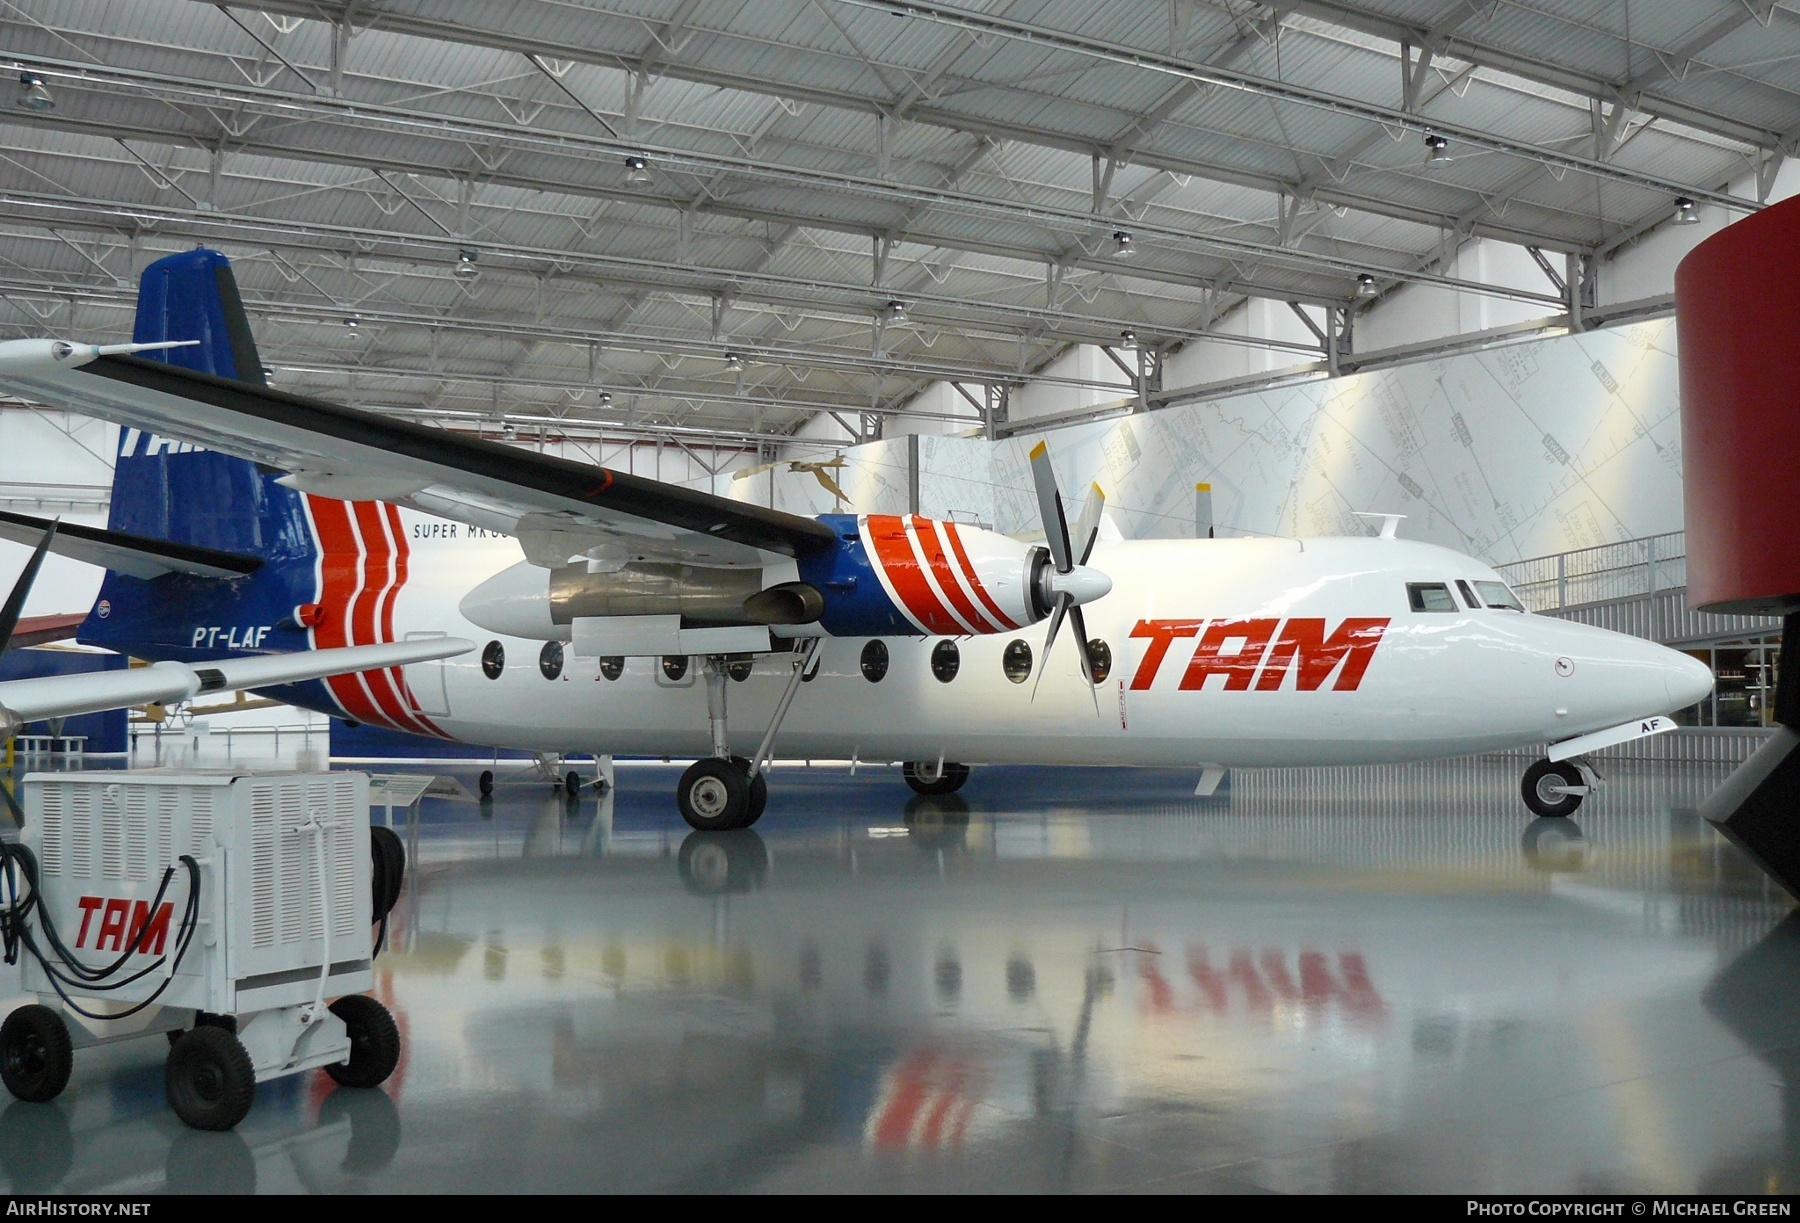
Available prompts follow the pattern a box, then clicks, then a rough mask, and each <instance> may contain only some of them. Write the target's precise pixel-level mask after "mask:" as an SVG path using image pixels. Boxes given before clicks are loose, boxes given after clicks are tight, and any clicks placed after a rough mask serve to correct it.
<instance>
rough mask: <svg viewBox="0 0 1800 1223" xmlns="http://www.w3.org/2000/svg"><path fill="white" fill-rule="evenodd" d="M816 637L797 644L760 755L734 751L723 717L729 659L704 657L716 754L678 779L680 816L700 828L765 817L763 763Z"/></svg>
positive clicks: (711, 828)
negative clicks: (791, 668) (732, 752)
mask: <svg viewBox="0 0 1800 1223" xmlns="http://www.w3.org/2000/svg"><path fill="white" fill-rule="evenodd" d="M818 647H819V640H818V638H816V637H808V638H804V639H802V640H801V641H800V642H799V643H798V644H797V645H796V647H795V649H794V655H793V663H794V670H793V673H792V674H791V675H789V676H788V682H787V687H786V688H784V689H783V690H782V693H781V700H780V701H778V702H777V703H776V705H775V716H774V717H772V718H770V719H769V728H768V730H767V731H765V732H764V733H763V737H762V742H761V743H760V744H758V745H757V748H756V755H755V757H754V758H753V759H750V760H746V759H744V757H742V756H733V755H732V754H731V745H730V736H729V734H728V728H727V723H726V717H725V691H726V688H725V680H726V665H727V660H726V659H725V658H724V657H723V656H720V655H714V656H712V657H709V658H708V659H707V660H706V717H707V722H708V724H709V725H710V726H711V728H712V755H710V756H704V757H702V758H701V759H699V760H696V761H694V763H692V764H690V765H689V766H688V767H687V769H686V771H684V772H683V773H682V774H681V780H680V781H679V782H677V783H676V784H675V801H676V803H677V804H678V805H679V806H680V807H681V818H682V819H684V820H686V821H687V822H688V823H689V824H690V825H692V826H693V827H694V828H696V829H698V830H700V831H701V832H722V831H724V830H726V829H729V828H748V827H750V825H752V824H754V823H756V821H757V820H759V819H761V818H762V813H763V808H764V807H765V806H767V805H768V801H769V784H768V781H767V780H766V778H765V777H764V775H763V769H764V768H765V767H767V765H768V763H769V754H770V751H771V749H772V748H773V747H774V745H775V732H776V731H778V730H780V729H781V723H782V721H783V720H784V719H785V718H786V717H787V712H788V709H789V708H791V707H792V705H793V703H794V694H795V693H796V692H798V691H799V689H800V677H801V676H802V675H804V674H805V672H806V667H807V665H808V664H809V663H810V662H811V661H812V656H813V651H814V650H816V649H818Z"/></svg>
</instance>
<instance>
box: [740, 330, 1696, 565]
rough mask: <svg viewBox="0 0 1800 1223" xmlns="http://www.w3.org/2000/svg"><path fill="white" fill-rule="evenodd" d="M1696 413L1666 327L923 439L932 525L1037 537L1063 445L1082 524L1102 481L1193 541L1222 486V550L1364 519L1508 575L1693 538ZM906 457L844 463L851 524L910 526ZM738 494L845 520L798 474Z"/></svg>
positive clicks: (1217, 505)
mask: <svg viewBox="0 0 1800 1223" xmlns="http://www.w3.org/2000/svg"><path fill="white" fill-rule="evenodd" d="M1678 394H1679V377H1678V370H1677V361H1676V353H1675V324H1674V320H1673V319H1669V318H1662V319H1657V320H1653V321H1650V322H1645V323H1638V324H1633V325H1631V326H1624V327H1616V328H1609V329H1605V330H1600V331H1590V332H1584V333H1581V334H1578V335H1570V336H1559V337H1554V338H1550V339H1542V340H1527V341H1520V342H1515V343H1512V344H1505V345H1495V346H1491V347H1488V348H1484V349H1481V350H1479V351H1475V352H1469V353H1463V354H1460V355H1457V356H1452V357H1447V358H1440V359H1437V360H1433V361H1430V362H1415V363H1412V364H1407V365H1398V366H1394V367H1391V368H1387V369H1381V370H1375V371H1371V372H1369V373H1366V374H1356V375H1351V376H1349V377H1344V378H1333V379H1317V380H1314V381H1310V382H1304V383H1296V384H1293V385H1290V386H1285V387H1280V388H1276V389H1271V390H1261V391H1254V392H1247V393H1243V394H1238V395H1233V396H1228V397H1220V398H1218V399H1213V400H1205V401H1200V402H1194V403H1187V404H1182V405H1179V406H1177V407H1173V408H1167V409H1163V410H1160V411H1155V412H1151V413H1148V414H1133V415H1128V416H1122V417H1116V418H1113V419H1109V420H1104V421H1100V422H1096V423H1092V424H1085V425H1074V426H1066V427H1063V428H1052V429H1049V430H1046V431H1044V432H1042V433H1039V432H1033V431H1024V432H1021V433H1019V434H1017V435H1015V436H1013V437H1011V438H1008V439H1005V440H1002V441H999V442H988V441H986V440H984V439H981V438H949V437H931V438H921V439H920V441H919V476H918V479H919V508H920V510H921V511H922V512H923V513H926V514H933V515H939V516H964V517H968V518H973V519H975V520H978V521H981V522H985V523H988V524H990V525H992V526H994V527H995V528H997V529H999V530H1001V531H1006V532H1031V531H1034V530H1036V529H1038V525H1039V524H1038V521H1037V508H1036V502H1035V499H1034V497H1033V496H1032V493H1031V475H1030V469H1029V464H1028V462H1027V458H1026V456H1027V453H1028V451H1029V450H1030V448H1031V447H1032V446H1033V445H1035V444H1036V442H1037V441H1038V440H1039V438H1045V439H1047V440H1048V441H1049V442H1050V449H1051V456H1052V459H1053V461H1054V462H1055V464H1056V470H1057V476H1058V480H1059V482H1060V483H1061V486H1062V488H1063V489H1064V490H1065V492H1066V493H1068V494H1070V495H1071V497H1072V501H1071V504H1070V505H1069V512H1070V513H1071V514H1074V513H1079V512H1080V502H1079V494H1078V490H1082V489H1085V488H1086V487H1088V484H1089V482H1090V481H1096V482H1098V483H1099V484H1100V486H1101V487H1102V488H1103V489H1104V490H1105V491H1106V495H1107V510H1108V512H1109V513H1110V514H1112V515H1113V516H1114V520H1115V521H1116V522H1117V524H1118V525H1119V527H1120V529H1121V530H1122V531H1123V533H1124V534H1125V535H1127V536H1130V537H1135V538H1148V537H1158V536H1184V535H1189V534H1191V533H1192V531H1193V529H1194V485H1195V483H1197V482H1199V481H1203V480H1204V481H1207V482H1209V483H1210V484H1211V485H1212V506H1213V519H1214V522H1215V523H1216V524H1217V525H1218V527H1219V528H1220V530H1221V533H1223V534H1234V533H1244V534H1267V535H1345V534H1367V533H1368V532H1369V527H1368V524H1367V523H1365V522H1363V521H1362V520H1360V519H1359V518H1357V516H1356V515H1357V512H1358V511H1369V512H1396V513H1403V514H1405V515H1407V520H1406V522H1405V523H1404V524H1403V525H1402V527H1401V534H1402V535H1404V536H1406V537H1407V538H1410V539H1423V540H1428V541H1431V542H1435V543H1440V544H1443V545H1444V546H1446V547H1450V548H1454V549H1455V550H1457V551H1459V552H1464V553H1468V554H1471V555H1474V556H1477V557H1481V558H1483V559H1485V560H1488V561H1490V562H1494V563H1503V562H1506V561H1512V560H1518V559H1521V558H1523V557H1528V556H1541V555H1545V554H1548V553H1553V552H1561V551H1566V550H1569V549H1573V548H1583V547H1589V546H1592V545H1595V544H1600V543H1607V542H1611V541H1614V540H1621V539H1630V538H1637V537H1640V536H1644V535H1653V534H1659V533H1661V532H1664V531H1673V530H1678V529H1680V527H1681V524H1682V519H1681V496H1682V493H1681V439H1680V413H1679V408H1678ZM906 446H907V439H904V438H890V439H886V440H884V441H881V442H877V443H873V444H872V445H870V446H863V447H850V448H847V449H845V450H844V451H843V453H842V458H843V462H844V466H843V468H842V469H841V470H840V473H839V476H838V483H839V485H840V487H841V488H843V490H844V491H845V492H846V493H847V494H849V497H850V501H851V503H852V508H854V509H857V510H860V511H864V512H886V513H892V512H896V511H897V510H898V509H900V508H903V506H904V499H903V498H904V496H905V488H906V475H907V461H908V452H907V450H906ZM732 495H733V496H736V497H739V498H741V499H744V500H752V501H756V502H757V503H759V504H769V503H770V500H771V496H772V497H773V501H774V504H776V505H778V506H780V507H781V508H783V509H788V510H792V511H795V512H802V513H804V512H818V511H821V510H825V509H836V508H842V507H840V506H836V505H833V504H831V503H830V499H829V498H825V497H824V496H822V494H821V492H820V489H819V485H818V482H817V480H816V477H815V475H814V474H813V473H811V472H809V471H807V470H806V469H804V468H796V467H794V466H793V465H791V464H785V463H783V464H776V465H774V467H773V468H771V469H766V470H765V471H764V472H762V473H760V474H759V475H758V476H757V477H756V478H755V479H754V480H746V481H744V482H742V483H741V484H740V485H738V486H737V487H735V488H734V489H733V491H732Z"/></svg>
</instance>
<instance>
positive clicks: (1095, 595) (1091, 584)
mask: <svg viewBox="0 0 1800 1223" xmlns="http://www.w3.org/2000/svg"><path fill="white" fill-rule="evenodd" d="M1045 576H1046V584H1047V585H1048V586H1049V587H1050V593H1051V595H1053V596H1054V595H1068V596H1069V602H1070V603H1073V604H1075V605H1076V606H1077V607H1079V606H1080V605H1081V604H1083V603H1092V602H1093V601H1094V600H1095V599H1103V598H1105V597H1106V596H1107V594H1108V593H1110V592H1111V590H1112V586H1113V584H1112V579H1111V578H1109V577H1107V576H1106V575H1105V574H1104V573H1101V572H1100V571H1099V570H1098V569H1095V568H1093V567H1092V566H1091V565H1077V566H1075V567H1074V568H1073V569H1071V570H1069V572H1067V573H1058V572H1056V570H1054V569H1052V570H1051V571H1050V572H1049V573H1048V574H1047V575H1045Z"/></svg>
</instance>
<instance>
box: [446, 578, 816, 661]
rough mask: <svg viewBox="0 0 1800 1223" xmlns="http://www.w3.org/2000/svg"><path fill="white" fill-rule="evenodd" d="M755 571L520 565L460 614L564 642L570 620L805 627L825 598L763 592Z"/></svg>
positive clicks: (796, 591)
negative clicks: (666, 619) (670, 619)
mask: <svg viewBox="0 0 1800 1223" xmlns="http://www.w3.org/2000/svg"><path fill="white" fill-rule="evenodd" d="M764 581H765V576H764V571H763V570H761V569H716V568H710V567H706V566H700V565H684V564H679V563H672V562H660V561H634V562H633V563H631V564H628V565H625V566H623V567H622V568H619V569H613V570H609V571H606V572H601V573H590V572H588V569H587V566H586V565H581V564H576V565H565V566H563V567H562V568H559V569H550V570H545V569H542V568H540V567H538V566H536V565H533V564H531V563H530V562H529V561H521V562H519V563H518V564H516V565H514V566H512V567H511V568H509V569H504V570H502V571H501V572H499V573H497V574H495V575H494V576H493V577H491V578H489V579H488V580H487V581H485V582H483V583H482V584H481V585H479V586H477V587H476V588H475V589H474V590H471V591H470V592H469V593H468V594H467V595H465V596H463V600H462V604H461V608H460V610H461V611H462V614H463V616H464V618H465V619H467V620H468V621H469V622H470V623H471V624H476V625H479V626H480V627H482V628H484V629H487V630H488V631H489V632H491V633H503V634H505V635H506V636H509V637H524V638H527V639H530V640H536V641H568V640H570V638H571V633H572V625H573V624H574V622H575V621H576V620H577V619H584V620H585V619H602V618H608V619H610V618H615V617H621V616H679V617H680V618H681V623H682V625H683V626H684V627H688V628H704V627H713V626H720V625H740V624H763V625H770V624H809V623H811V622H812V621H815V620H817V619H818V618H819V616H820V614H821V613H822V612H823V611H824V609H825V598H824V596H823V595H821V594H820V593H819V591H817V590H815V589H814V588H813V587H811V586H809V585H807V584H806V583H805V582H791V581H790V582H780V583H777V584H776V585H774V586H769V587H766V588H765V587H764V586H763V582H764Z"/></svg>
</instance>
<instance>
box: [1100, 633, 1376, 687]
mask: <svg viewBox="0 0 1800 1223" xmlns="http://www.w3.org/2000/svg"><path fill="white" fill-rule="evenodd" d="M1387 626H1388V617H1386V616H1349V617H1346V618H1345V619H1344V620H1343V621H1342V622H1341V623H1339V624H1338V626H1337V630H1336V631H1335V632H1333V633H1330V634H1329V635H1327V633H1326V632H1325V621H1324V619H1323V618H1322V617H1316V616H1295V617H1293V618H1292V619H1289V620H1285V621H1284V620H1282V619H1281V618H1279V617H1259V618H1247V619H1246V618H1230V619H1221V620H1139V621H1138V622H1137V624H1136V626H1135V627H1133V628H1132V630H1131V635H1132V636H1133V637H1143V638H1148V639H1149V642H1150V644H1149V645H1148V646H1146V647H1145V649H1144V658H1143V661H1142V662H1140V663H1138V669H1137V674H1136V675H1134V676H1132V677H1131V687H1132V690H1133V691H1141V690H1143V689H1146V688H1148V687H1150V685H1151V684H1153V683H1155V682H1156V677H1157V674H1158V673H1159V672H1160V671H1161V670H1162V665H1163V660H1164V659H1166V658H1167V657H1168V655H1169V647H1170V646H1172V645H1173V644H1174V643H1175V640H1176V639H1177V638H1192V639H1193V640H1194V652H1193V655H1192V657H1190V658H1189V660H1188V664H1187V668H1186V669H1185V670H1184V671H1183V672H1182V675H1181V682H1180V684H1179V687H1180V688H1181V690H1182V691H1186V692H1199V691H1202V690H1203V689H1205V687H1206V681H1207V680H1208V679H1210V678H1211V677H1212V676H1215V675H1218V676H1223V677H1224V680H1225V682H1224V684H1223V685H1222V686H1220V687H1221V688H1222V690H1223V691H1225V692H1247V691H1250V690H1251V689H1252V688H1253V687H1254V689H1255V691H1257V692H1276V691H1279V690H1280V688H1281V685H1282V681H1283V680H1285V679H1286V678H1287V676H1288V673H1289V672H1292V673H1293V675H1294V690H1295V691H1298V692H1317V691H1319V689H1320V688H1322V687H1324V685H1325V681H1326V680H1328V679H1330V678H1331V676H1332V675H1333V674H1334V673H1335V674H1336V675H1337V680H1336V681H1335V682H1334V683H1333V684H1332V685H1331V690H1332V691H1334V692H1355V691H1356V689H1357V686H1358V685H1360V684H1361V683H1362V678H1363V673H1364V672H1366V671H1367V670H1368V669H1369V661H1370V660H1371V659H1372V658H1374V657H1375V647H1376V646H1378V645H1380V644H1381V635H1382V633H1384V632H1386V631H1387Z"/></svg>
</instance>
